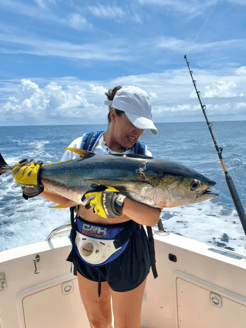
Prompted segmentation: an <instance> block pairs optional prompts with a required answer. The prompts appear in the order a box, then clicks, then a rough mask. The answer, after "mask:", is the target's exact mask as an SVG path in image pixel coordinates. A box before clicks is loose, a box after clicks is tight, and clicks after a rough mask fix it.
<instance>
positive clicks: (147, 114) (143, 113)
mask: <svg viewBox="0 0 246 328" xmlns="http://www.w3.org/2000/svg"><path fill="white" fill-rule="evenodd" d="M105 105H108V106H109V107H110V108H115V109H119V110H121V111H123V112H125V114H126V116H127V117H128V119H129V121H130V122H131V123H132V124H133V125H134V126H135V127H136V128H138V129H143V130H145V129H148V130H150V131H151V132H152V133H154V134H157V133H158V130H157V128H156V126H155V125H154V123H153V121H152V115H151V104H150V99H149V96H148V95H147V93H146V92H145V91H144V90H142V89H140V88H138V87H134V86H131V85H130V86H127V87H122V88H121V89H119V90H118V91H117V92H116V94H115V96H114V99H113V100H106V101H105Z"/></svg>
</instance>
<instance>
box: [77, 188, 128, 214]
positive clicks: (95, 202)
mask: <svg viewBox="0 0 246 328" xmlns="http://www.w3.org/2000/svg"><path fill="white" fill-rule="evenodd" d="M125 199H126V196H125V195H123V194H121V193H120V192H119V191H118V190H117V189H115V188H113V187H106V186H100V185H92V190H89V191H87V192H86V193H85V194H84V195H83V197H82V202H83V203H82V205H85V208H86V209H87V210H88V209H90V208H93V211H94V213H97V215H99V216H101V217H102V218H104V219H114V218H118V217H119V216H121V215H122V208H123V205H124V201H125Z"/></svg>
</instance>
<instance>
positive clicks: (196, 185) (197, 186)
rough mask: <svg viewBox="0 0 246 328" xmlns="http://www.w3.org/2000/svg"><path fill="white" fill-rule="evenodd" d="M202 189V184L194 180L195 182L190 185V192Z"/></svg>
mask: <svg viewBox="0 0 246 328" xmlns="http://www.w3.org/2000/svg"><path fill="white" fill-rule="evenodd" d="M200 187H201V183H200V181H198V180H196V179H194V180H193V181H192V182H191V184H190V190H191V191H194V190H197V189H199V188H200Z"/></svg>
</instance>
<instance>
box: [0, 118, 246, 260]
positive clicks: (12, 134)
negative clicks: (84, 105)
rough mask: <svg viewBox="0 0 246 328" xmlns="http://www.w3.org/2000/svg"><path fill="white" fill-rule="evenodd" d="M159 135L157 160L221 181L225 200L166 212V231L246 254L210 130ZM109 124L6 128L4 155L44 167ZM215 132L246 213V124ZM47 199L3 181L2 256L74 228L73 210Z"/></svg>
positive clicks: (194, 126) (167, 130) (167, 127)
mask: <svg viewBox="0 0 246 328" xmlns="http://www.w3.org/2000/svg"><path fill="white" fill-rule="evenodd" d="M157 127H158V129H159V134H158V135H157V136H154V135H152V133H150V132H145V133H144V134H143V136H142V140H143V141H144V142H145V143H146V144H147V145H148V148H149V149H150V151H151V152H152V154H153V157H156V158H161V159H167V160H170V161H174V162H178V163H180V164H183V165H185V166H188V167H190V168H193V169H195V170H197V171H198V172H199V173H201V174H204V175H205V176H207V177H209V178H210V179H212V180H214V181H216V183H217V184H216V185H215V186H214V187H213V191H215V192H217V193H219V196H218V197H217V198H215V199H213V200H208V201H205V202H202V203H198V204H194V205H189V206H181V207H176V208H172V209H168V208H166V209H164V210H163V211H162V214H161V219H162V222H163V225H164V228H165V230H166V231H170V232H172V233H177V234H180V235H182V236H184V237H187V238H191V239H195V240H198V241H201V242H204V243H206V244H208V245H211V246H212V245H214V246H219V247H222V248H226V249H230V250H233V251H235V252H237V253H240V254H246V251H245V244H246V241H245V235H244V231H243V228H242V226H241V222H240V220H239V218H238V215H237V212H236V210H235V208H234V205H233V201H232V199H231V196H230V193H229V191H228V188H227V184H226V182H225V177H224V173H223V170H222V167H221V164H220V162H219V159H218V156H217V153H216V151H215V148H214V145H213V143H212V139H211V136H210V134H209V131H208V128H207V125H206V123H205V122H199V123H160V124H157ZM103 129H106V126H105V125H92V126H89V125H87V126H85V125H77V126H74V125H73V126H17V127H0V152H1V154H2V156H3V157H4V159H5V161H6V162H7V163H8V164H9V165H13V164H15V163H16V162H18V161H19V160H21V159H23V158H28V159H31V158H35V159H41V160H42V161H43V162H44V163H46V164H48V163H50V162H53V163H55V162H57V161H59V160H60V159H61V156H62V154H63V152H64V147H67V146H68V145H69V144H70V142H71V141H72V140H74V139H75V138H77V137H79V136H81V135H82V134H83V133H84V132H86V131H96V130H103ZM213 132H214V135H215V138H216V140H217V143H218V145H219V146H220V147H223V153H222V154H223V158H224V161H225V164H226V167H227V170H228V172H229V174H230V175H231V177H232V179H233V181H234V184H235V186H236V188H237V191H238V194H239V197H240V199H241V201H242V204H243V206H244V209H246V121H240V122H214V124H213ZM50 206H52V203H50V202H48V201H47V200H45V199H43V198H41V197H35V198H32V199H29V200H28V201H26V200H24V199H23V198H22V193H21V188H20V186H19V185H18V184H16V183H15V181H14V179H13V177H12V175H11V174H10V173H5V174H3V175H2V176H1V177H0V251H3V250H7V249H11V248H14V247H18V246H23V245H27V244H32V243H36V242H39V241H43V240H45V239H46V238H47V236H48V234H49V233H50V232H51V231H52V230H53V229H55V228H56V227H58V226H60V225H62V224H67V223H69V210H68V209H51V208H50Z"/></svg>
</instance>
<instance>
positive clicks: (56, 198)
mask: <svg viewBox="0 0 246 328" xmlns="http://www.w3.org/2000/svg"><path fill="white" fill-rule="evenodd" d="M40 196H41V197H43V198H45V199H47V200H49V201H50V202H52V203H55V204H58V205H63V204H66V207H72V206H76V205H77V204H76V203H74V202H73V201H71V200H69V199H67V198H65V197H63V196H60V195H58V194H54V193H53V192H51V191H48V190H44V191H43V192H42V193H41V194H40Z"/></svg>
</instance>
